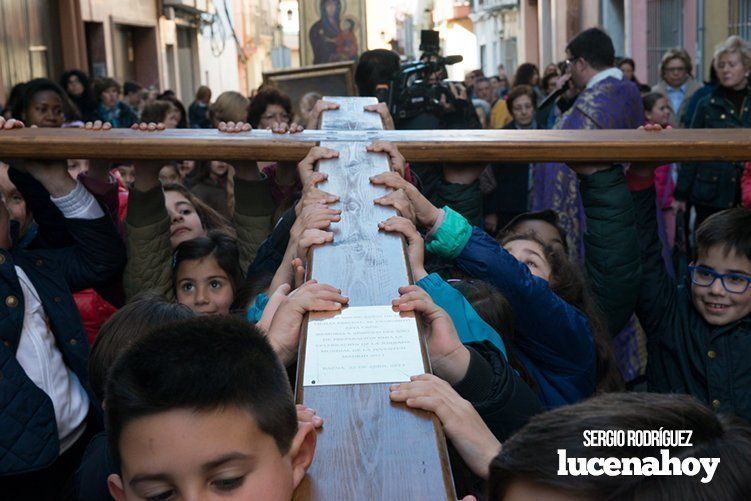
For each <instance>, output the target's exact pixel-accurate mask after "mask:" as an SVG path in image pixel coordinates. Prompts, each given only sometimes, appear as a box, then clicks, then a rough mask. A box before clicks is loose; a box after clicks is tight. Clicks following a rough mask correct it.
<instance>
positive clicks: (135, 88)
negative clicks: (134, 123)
mask: <svg viewBox="0 0 751 501" xmlns="http://www.w3.org/2000/svg"><path fill="white" fill-rule="evenodd" d="M142 90H143V87H141V86H140V85H139V84H137V83H136V82H125V83H124V84H123V101H124V102H125V104H127V105H128V106H130V109H131V110H132V111H133V113H135V115H136V116H138V117H140V116H141V109H142V107H141V102H142V100H141V91H142Z"/></svg>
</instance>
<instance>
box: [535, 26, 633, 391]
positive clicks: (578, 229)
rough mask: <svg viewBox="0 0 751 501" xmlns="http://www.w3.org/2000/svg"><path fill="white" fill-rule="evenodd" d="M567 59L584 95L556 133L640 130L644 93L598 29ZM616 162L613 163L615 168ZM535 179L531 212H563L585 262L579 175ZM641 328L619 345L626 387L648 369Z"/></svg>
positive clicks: (547, 167) (550, 170)
mask: <svg viewBox="0 0 751 501" xmlns="http://www.w3.org/2000/svg"><path fill="white" fill-rule="evenodd" d="M566 56H567V58H568V59H567V61H566V62H567V66H568V73H570V75H571V76H570V79H571V84H573V85H574V86H576V87H577V88H578V89H579V90H580V93H579V96H578V97H577V99H576V101H575V102H574V104H573V106H572V107H571V108H570V109H569V110H568V111H567V112H566V113H565V114H563V115H562V116H561V117H560V118H559V119H558V121H557V122H556V124H555V126H554V127H553V128H554V129H564V130H565V129H570V130H595V129H636V128H638V127H639V126H640V125H642V124H643V120H644V119H643V116H644V112H643V107H642V100H641V95H640V94H639V89H638V88H637V86H636V84H634V83H633V82H632V81H630V80H625V79H623V73H622V72H621V71H620V70H619V69H618V68H616V67H614V64H615V50H614V48H613V42H612V40H611V39H610V37H609V36H608V35H607V33H605V32H604V31H602V30H600V29H598V28H591V29H588V30H585V31H583V32H581V33H579V34H578V35H577V36H576V37H575V38H574V39H573V40H571V41H570V42H569V44H568V46H567V47H566ZM617 160H618V159H613V161H614V162H613V163H618V162H617ZM532 177H533V182H532V194H531V197H530V198H531V205H532V207H531V210H533V211H539V210H544V209H553V210H555V211H556V212H558V214H559V217H560V222H561V225H562V226H563V228H564V229H565V230H566V234H567V236H568V239H569V242H568V246H569V249H571V251H572V252H573V253H576V256H574V257H578V258H579V259H583V258H584V230H585V228H584V224H585V222H584V209H583V207H582V203H581V197H580V196H579V190H578V181H577V177H576V174H575V173H574V172H573V171H572V170H571V169H569V168H568V167H567V166H566V165H565V164H556V163H546V164H535V165H533V171H532ZM606 314H607V312H606ZM636 328H638V327H635V326H634V323H633V322H631V323H630V324H629V326H627V327H626V329H625V330H624V332H622V333H621V334H620V335H619V336H618V337H617V338H616V339H615V340H614V348H615V351H616V358H617V359H618V362H619V366H620V368H621V371H622V373H623V375H624V379H626V381H628V380H631V379H633V378H635V377H636V376H638V374H639V372H640V371H641V370H642V369H643V365H644V364H645V363H646V360H641V359H642V358H644V357H641V356H639V355H638V353H643V352H644V349H643V348H644V347H643V346H638V344H640V343H638V336H637V335H636V332H635V329H636ZM640 348H641V349H640Z"/></svg>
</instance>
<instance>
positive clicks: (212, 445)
mask: <svg viewBox="0 0 751 501" xmlns="http://www.w3.org/2000/svg"><path fill="white" fill-rule="evenodd" d="M106 401H107V405H106V408H107V409H106V414H107V430H108V433H109V442H110V448H111V451H112V453H113V456H114V458H115V461H116V462H118V463H119V465H120V467H121V472H122V473H121V474H120V475H114V474H113V475H110V478H109V488H110V493H111V494H112V496H113V497H114V498H115V499H117V500H118V501H121V500H125V499H143V498H149V499H154V498H160V499H161V498H162V497H165V498H166V497H167V496H169V495H170V494H173V495H176V496H178V497H181V498H186V499H199V498H201V499H202V498H205V497H206V496H208V495H211V494H217V495H223V496H225V497H230V498H237V499H251V498H252V499H279V500H282V499H285V500H289V499H291V497H292V493H293V491H294V489H295V488H296V487H297V485H299V483H300V482H301V480H302V479H303V477H304V476H305V472H306V470H307V468H308V466H309V465H310V463H311V462H312V460H313V453H314V450H315V441H316V436H315V433H314V431H313V426H312V425H311V424H310V423H304V424H302V423H301V424H299V426H298V422H297V418H296V413H295V405H294V401H293V397H292V391H291V389H290V385H289V381H288V379H287V375H286V372H285V371H284V368H283V367H282V365H281V363H280V362H279V359H278V358H277V357H276V355H275V354H274V350H273V349H272V348H271V345H270V344H269V343H268V341H266V339H265V338H264V337H263V336H262V335H261V334H259V333H258V331H256V329H255V328H254V327H252V326H251V325H250V324H248V323H247V322H245V321H243V320H240V319H235V318H232V317H202V318H196V319H192V320H187V321H184V322H179V323H175V324H172V325H169V326H165V327H162V328H160V329H157V330H155V331H154V332H153V333H152V334H150V335H149V337H148V339H146V340H144V341H143V342H141V343H139V344H136V345H135V346H133V347H132V348H131V349H130V350H129V351H127V352H126V353H125V354H123V355H122V356H121V357H120V359H119V360H118V361H117V362H116V364H115V366H114V367H113V369H112V371H111V373H110V377H109V380H108V383H107V390H106Z"/></svg>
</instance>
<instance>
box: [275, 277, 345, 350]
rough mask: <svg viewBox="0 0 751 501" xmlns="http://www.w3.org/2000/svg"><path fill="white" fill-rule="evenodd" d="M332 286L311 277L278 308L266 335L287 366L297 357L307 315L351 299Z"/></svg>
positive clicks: (335, 306) (336, 306)
mask: <svg viewBox="0 0 751 501" xmlns="http://www.w3.org/2000/svg"><path fill="white" fill-rule="evenodd" d="M341 292H342V291H340V290H338V289H336V288H334V287H332V286H331V285H325V284H319V283H318V282H316V281H315V280H310V281H309V282H306V283H305V284H303V285H302V286H301V287H300V288H299V289H296V290H294V291H292V292H291V293H290V294H289V295H288V296H287V297H286V298H285V300H284V301H282V303H281V304H280V305H279V308H277V310H276V313H275V314H274V318H273V320H272V321H271V326H270V327H269V330H268V333H267V334H266V338H267V339H268V340H269V343H270V344H271V347H272V348H273V349H274V352H276V354H277V355H278V356H279V358H280V359H281V360H282V362H284V364H285V365H289V364H290V363H291V362H293V361H294V360H295V357H296V356H297V345H298V343H299V342H300V328H301V327H302V321H303V318H304V317H305V314H306V313H308V312H311V311H337V310H341V309H342V307H343V306H344V305H346V304H347V302H348V301H349V298H347V297H345V296H342V294H341Z"/></svg>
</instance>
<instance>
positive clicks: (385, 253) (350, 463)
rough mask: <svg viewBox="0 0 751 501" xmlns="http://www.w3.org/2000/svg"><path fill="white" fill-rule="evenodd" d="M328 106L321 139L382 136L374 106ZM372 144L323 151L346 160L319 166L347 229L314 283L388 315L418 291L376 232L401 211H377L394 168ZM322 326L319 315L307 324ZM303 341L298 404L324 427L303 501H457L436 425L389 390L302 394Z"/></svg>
mask: <svg viewBox="0 0 751 501" xmlns="http://www.w3.org/2000/svg"><path fill="white" fill-rule="evenodd" d="M325 99H326V100H332V101H336V102H338V103H340V109H339V110H337V111H328V112H325V113H324V115H323V119H322V121H321V126H322V128H323V129H326V130H371V131H372V130H379V129H381V128H382V127H381V122H380V117H379V116H378V114H376V113H372V112H365V111H363V107H364V106H365V105H368V104H373V103H375V102H376V101H375V99H370V98H325ZM364 139H365V135H364ZM367 144H368V143H367V141H365V140H363V141H362V142H334V141H332V142H323V143H321V146H325V147H328V148H331V149H334V150H337V151H339V152H340V155H339V158H337V159H332V160H323V161H321V162H319V170H320V171H322V172H325V173H327V174H328V181H327V182H326V183H325V184H323V185H321V188H322V189H324V190H326V191H328V192H330V193H333V194H336V195H338V196H339V197H340V202H339V204H338V205H337V206H335V207H336V208H339V209H341V210H342V220H341V222H340V223H337V224H335V225H334V229H333V231H334V243H333V244H329V245H325V246H323V247H319V248H316V249H314V251H313V254H312V265H311V267H310V268H309V275H310V277H311V278H314V279H316V280H318V281H319V282H320V283H328V284H331V285H334V286H336V287H337V288H340V289H341V290H342V293H343V294H344V295H346V296H348V297H349V298H350V306H351V307H358V306H378V305H390V304H391V300H392V299H393V298H394V297H396V296H397V295H398V288H399V287H400V286H403V285H406V284H408V283H410V282H411V275H410V272H409V267H408V264H407V258H406V255H405V252H404V245H403V242H402V239H401V238H400V237H399V236H397V235H393V234H385V233H382V232H379V231H378V222H380V221H383V220H385V219H387V218H389V217H391V216H393V215H395V211H394V210H392V209H390V208H383V207H380V206H376V205H375V204H374V203H373V200H374V199H375V198H378V197H380V196H383V195H385V194H386V193H387V191H386V189H385V188H382V187H377V186H373V185H372V184H370V182H369V178H370V177H371V176H373V175H375V174H379V173H381V172H385V171H387V170H389V162H388V158H387V156H386V155H385V154H375V153H368V152H366V151H365V147H366V145H367ZM317 318H321V315H320V314H312V315H311V316H310V319H311V320H315V319H317ZM413 321H415V322H416V319H414V320H413ZM324 322H325V320H324ZM323 325H325V324H323ZM306 332H307V329H303V336H302V340H301V351H300V364H299V367H298V383H297V389H296V390H297V400H298V402H299V403H303V404H305V405H306V406H308V407H311V408H313V409H316V411H317V412H318V414H319V415H320V416H322V417H323V418H324V422H325V424H324V427H323V431H322V432H321V433H320V434H319V437H318V445H317V450H316V455H315V460H314V461H313V464H312V466H311V468H310V470H309V472H308V476H307V477H306V479H305V480H304V481H303V484H302V485H301V486H300V488H298V491H297V493H296V499H316V500H318V499H320V500H323V499H326V500H331V499H341V500H351V499H390V500H399V499H404V500H408V499H409V500H412V499H456V497H455V494H454V488H453V483H452V480H451V471H450V467H449V465H448V457H447V453H446V444H445V439H444V437H443V433H442V431H441V428H440V424H439V423H438V421H437V419H436V418H435V417H434V416H432V415H430V414H428V413H425V412H421V411H413V410H411V409H407V408H406V407H405V406H403V405H401V404H392V403H391V402H390V401H389V389H388V388H389V384H388V383H376V384H350V385H332V386H304V385H303V381H304V380H305V378H304V374H305V346H306ZM420 346H421V348H422V360H419V361H418V363H421V364H422V367H424V368H425V369H427V368H428V367H429V364H428V362H427V360H428V359H427V350H426V348H425V344H424V342H421V343H420Z"/></svg>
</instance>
